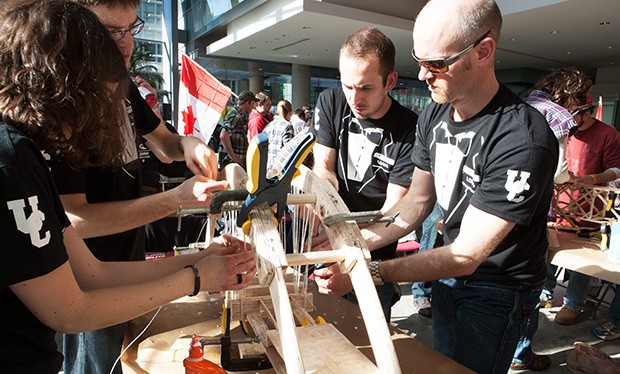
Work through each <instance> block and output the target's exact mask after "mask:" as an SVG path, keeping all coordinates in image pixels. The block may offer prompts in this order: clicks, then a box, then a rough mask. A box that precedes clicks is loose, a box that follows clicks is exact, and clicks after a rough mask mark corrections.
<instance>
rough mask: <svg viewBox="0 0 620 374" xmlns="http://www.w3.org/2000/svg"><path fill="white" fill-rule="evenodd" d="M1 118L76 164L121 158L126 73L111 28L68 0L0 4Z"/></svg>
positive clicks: (42, 147)
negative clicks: (109, 29)
mask: <svg viewBox="0 0 620 374" xmlns="http://www.w3.org/2000/svg"><path fill="white" fill-rule="evenodd" d="M0 14H3V16H2V19H1V20H0V120H2V121H4V122H6V123H8V124H10V125H12V126H14V127H16V128H19V129H20V130H21V131H22V132H24V133H25V134H26V135H27V136H28V137H29V138H31V139H32V140H33V141H34V143H35V144H36V146H37V147H38V148H39V149H40V150H42V151H46V152H48V153H60V154H62V155H64V156H65V157H66V158H67V161H68V162H69V163H70V165H71V166H73V167H76V168H84V167H88V166H92V165H99V166H102V165H119V164H120V163H121V155H122V150H123V149H124V147H125V145H124V144H123V142H122V141H120V140H119V139H123V137H122V136H121V134H122V133H121V126H122V124H123V123H124V121H125V116H126V114H125V111H126V108H125V104H124V100H125V99H124V98H125V95H126V91H127V89H128V87H129V76H128V73H127V69H126V68H125V64H124V60H123V56H122V54H121V52H120V51H119V49H118V47H117V46H116V43H115V42H114V40H113V39H112V38H111V37H110V35H109V32H108V30H107V29H106V28H105V26H103V24H101V22H99V19H98V18H97V16H96V15H95V14H94V13H92V12H91V11H89V10H88V9H87V8H85V7H83V6H81V5H79V4H76V3H74V2H70V1H65V0H25V1H24V0H17V1H16V0H10V1H5V2H3V3H2V4H0Z"/></svg>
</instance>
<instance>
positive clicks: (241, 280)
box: [237, 274, 243, 284]
mask: <svg viewBox="0 0 620 374" xmlns="http://www.w3.org/2000/svg"><path fill="white" fill-rule="evenodd" d="M242 282H243V277H242V276H241V274H237V284H241V283H242Z"/></svg>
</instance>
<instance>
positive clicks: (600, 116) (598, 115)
mask: <svg viewBox="0 0 620 374" xmlns="http://www.w3.org/2000/svg"><path fill="white" fill-rule="evenodd" d="M596 119H597V120H599V121H602V120H603V96H599V97H598V107H596Z"/></svg>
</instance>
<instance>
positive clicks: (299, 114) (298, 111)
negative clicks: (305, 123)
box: [293, 108, 306, 118]
mask: <svg viewBox="0 0 620 374" xmlns="http://www.w3.org/2000/svg"><path fill="white" fill-rule="evenodd" d="M293 114H294V115H296V116H297V117H299V118H302V117H305V116H306V112H305V111H304V110H303V109H301V108H297V109H295V110H294V111H293Z"/></svg>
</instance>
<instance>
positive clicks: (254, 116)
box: [248, 109, 271, 141]
mask: <svg viewBox="0 0 620 374" xmlns="http://www.w3.org/2000/svg"><path fill="white" fill-rule="evenodd" d="M270 117H271V114H270V113H269V114H266V115H262V114H260V113H259V112H258V111H257V110H256V109H252V112H251V113H250V119H249V120H248V141H250V140H252V138H253V137H255V136H256V135H258V134H260V133H261V132H263V130H264V129H265V127H266V126H267V125H268V124H269V122H271V118H270Z"/></svg>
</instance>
